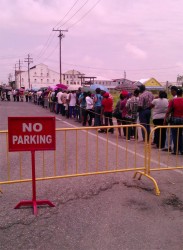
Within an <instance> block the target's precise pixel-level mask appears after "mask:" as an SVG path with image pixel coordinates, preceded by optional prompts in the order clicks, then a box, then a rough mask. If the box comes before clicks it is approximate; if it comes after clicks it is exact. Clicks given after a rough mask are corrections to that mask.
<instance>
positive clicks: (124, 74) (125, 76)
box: [124, 71, 126, 79]
mask: <svg viewBox="0 0 183 250" xmlns="http://www.w3.org/2000/svg"><path fill="white" fill-rule="evenodd" d="M124 79H126V71H124Z"/></svg>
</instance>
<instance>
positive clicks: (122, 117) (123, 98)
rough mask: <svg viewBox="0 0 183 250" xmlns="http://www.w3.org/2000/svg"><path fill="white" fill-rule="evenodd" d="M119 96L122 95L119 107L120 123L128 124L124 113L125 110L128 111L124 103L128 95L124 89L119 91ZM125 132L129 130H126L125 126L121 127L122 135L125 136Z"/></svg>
mask: <svg viewBox="0 0 183 250" xmlns="http://www.w3.org/2000/svg"><path fill="white" fill-rule="evenodd" d="M121 96H122V100H121V106H120V109H121V120H122V125H128V121H127V119H126V115H127V112H128V111H127V107H126V103H127V100H128V96H129V93H128V91H126V90H123V91H121ZM127 132H129V131H128V130H127V128H126V127H124V128H123V135H124V137H125V138H126V136H127ZM128 136H129V133H128Z"/></svg>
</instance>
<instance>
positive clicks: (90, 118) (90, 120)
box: [88, 109, 93, 126]
mask: <svg viewBox="0 0 183 250" xmlns="http://www.w3.org/2000/svg"><path fill="white" fill-rule="evenodd" d="M88 115H89V120H88V125H89V126H91V125H92V118H93V116H92V110H91V109H89V110H88Z"/></svg>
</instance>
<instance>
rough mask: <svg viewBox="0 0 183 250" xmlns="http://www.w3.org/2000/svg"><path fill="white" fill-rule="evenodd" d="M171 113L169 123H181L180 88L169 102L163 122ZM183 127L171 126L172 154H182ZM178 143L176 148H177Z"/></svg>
mask: <svg viewBox="0 0 183 250" xmlns="http://www.w3.org/2000/svg"><path fill="white" fill-rule="evenodd" d="M170 114H171V116H172V122H171V125H183V97H182V89H178V90H177V98H174V99H172V100H171V101H170V102H169V106H168V111H167V113H166V115H165V119H164V124H166V119H167V117H168V116H169V115H170ZM182 131H183V128H172V137H173V144H174V150H173V152H172V154H174V155H175V154H178V153H180V154H183V137H182ZM177 145H178V148H177Z"/></svg>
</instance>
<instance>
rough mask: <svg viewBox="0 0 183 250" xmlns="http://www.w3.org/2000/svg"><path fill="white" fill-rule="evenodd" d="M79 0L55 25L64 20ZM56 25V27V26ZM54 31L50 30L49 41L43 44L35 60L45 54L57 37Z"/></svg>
mask: <svg viewBox="0 0 183 250" xmlns="http://www.w3.org/2000/svg"><path fill="white" fill-rule="evenodd" d="M78 1H79V0H76V1H75V3H74V4H73V5H72V7H71V8H70V9H69V11H68V12H67V13H66V14H65V15H64V17H63V18H62V19H61V21H59V22H58V23H57V24H56V25H55V27H56V26H57V25H59V24H60V23H61V22H62V21H63V20H64V18H65V17H66V16H67V15H68V14H69V13H70V12H71V10H72V9H73V8H74V6H75V5H76V4H77V2H78ZM55 27H54V28H55ZM52 34H53V33H52V31H51V32H50V34H49V37H48V39H47V41H46V43H45V45H44V46H43V48H42V50H41V52H40V53H39V54H38V56H36V58H35V61H37V60H39V59H40V58H41V57H42V56H43V55H44V53H45V52H46V50H47V48H48V47H49V45H50V44H51V42H52V41H53V38H54V37H55V34H54V35H53V36H52Z"/></svg>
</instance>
